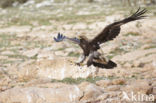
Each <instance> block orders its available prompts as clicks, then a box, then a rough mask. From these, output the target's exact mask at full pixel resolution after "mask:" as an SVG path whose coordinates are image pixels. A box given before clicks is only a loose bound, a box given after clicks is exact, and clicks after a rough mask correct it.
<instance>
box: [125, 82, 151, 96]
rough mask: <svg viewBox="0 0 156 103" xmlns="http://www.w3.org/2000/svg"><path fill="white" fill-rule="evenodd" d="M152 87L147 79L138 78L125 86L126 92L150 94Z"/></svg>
mask: <svg viewBox="0 0 156 103" xmlns="http://www.w3.org/2000/svg"><path fill="white" fill-rule="evenodd" d="M151 89H152V87H151V86H150V85H149V83H148V82H147V81H145V80H136V81H132V83H130V84H129V85H127V86H126V87H124V88H123V91H125V92H134V93H142V94H149V93H150V92H151Z"/></svg>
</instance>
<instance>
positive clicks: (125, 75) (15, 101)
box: [0, 0, 156, 103]
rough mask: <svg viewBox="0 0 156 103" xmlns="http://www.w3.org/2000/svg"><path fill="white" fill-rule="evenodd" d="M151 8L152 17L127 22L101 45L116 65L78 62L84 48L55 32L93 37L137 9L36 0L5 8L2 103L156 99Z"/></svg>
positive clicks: (143, 102) (0, 44) (149, 102)
mask: <svg viewBox="0 0 156 103" xmlns="http://www.w3.org/2000/svg"><path fill="white" fill-rule="evenodd" d="M50 2H52V1H50ZM43 4H44V5H43ZM88 6H89V7H88ZM86 7H88V8H86ZM147 9H148V10H149V12H148V13H147V14H146V15H148V17H147V18H146V19H144V20H139V21H136V22H131V23H128V24H126V25H124V26H122V30H121V33H120V35H119V36H118V37H117V38H115V39H114V40H112V41H110V42H107V43H105V44H103V45H101V48H102V49H101V50H102V51H101V50H100V52H103V55H104V56H106V57H107V58H108V59H112V60H113V61H114V62H116V63H117V65H118V66H117V67H115V68H114V69H102V68H97V67H94V66H90V67H87V66H86V65H83V66H77V65H75V64H74V63H73V62H75V61H76V60H77V59H78V57H79V55H80V54H81V53H82V51H81V49H80V48H79V47H78V46H77V45H75V44H72V43H70V42H68V41H66V42H61V43H56V42H54V40H53V37H54V36H56V35H57V33H58V32H61V33H63V34H64V35H66V36H70V37H74V36H78V35H80V34H81V35H82V34H83V35H86V36H87V37H89V38H90V39H92V38H93V37H94V36H95V35H96V34H97V33H99V32H100V31H101V30H102V29H103V28H104V27H105V26H106V25H108V24H109V23H112V22H114V21H116V20H120V19H122V18H124V17H125V16H127V15H129V14H130V10H132V8H129V9H128V10H124V7H122V8H121V7H113V8H112V6H110V5H101V4H98V3H95V4H88V3H84V4H81V3H80V4H79V5H75V6H72V4H66V3H63V4H62V3H58V4H55V3H53V4H51V5H46V3H37V4H34V3H33V2H32V0H31V2H28V3H26V4H24V5H21V6H19V7H13V8H8V9H0V11H1V14H0V15H1V17H0V18H1V21H0V27H1V28H0V103H135V102H137V103H154V101H155V102H156V25H155V24H156V18H155V11H154V10H155V7H154V6H152V7H147ZM135 10H136V9H135ZM135 10H133V11H135Z"/></svg>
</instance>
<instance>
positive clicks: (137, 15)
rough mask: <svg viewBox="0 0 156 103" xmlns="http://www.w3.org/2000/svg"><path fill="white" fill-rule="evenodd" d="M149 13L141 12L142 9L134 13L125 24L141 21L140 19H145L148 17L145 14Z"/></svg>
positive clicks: (125, 20)
mask: <svg viewBox="0 0 156 103" xmlns="http://www.w3.org/2000/svg"><path fill="white" fill-rule="evenodd" d="M146 12H147V10H146V9H143V10H140V8H139V9H138V10H137V11H136V12H135V13H134V14H132V15H131V16H130V17H128V18H126V19H124V20H123V23H128V22H130V21H135V20H139V19H143V18H144V17H146V16H145V15H143V14H145V13H146Z"/></svg>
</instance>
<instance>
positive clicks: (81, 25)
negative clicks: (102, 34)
mask: <svg viewBox="0 0 156 103" xmlns="http://www.w3.org/2000/svg"><path fill="white" fill-rule="evenodd" d="M86 28H87V25H86V24H84V23H78V24H76V25H74V26H73V28H72V29H73V30H79V29H86Z"/></svg>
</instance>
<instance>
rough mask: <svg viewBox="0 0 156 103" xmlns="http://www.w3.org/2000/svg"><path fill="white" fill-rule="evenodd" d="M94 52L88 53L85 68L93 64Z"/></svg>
mask: <svg viewBox="0 0 156 103" xmlns="http://www.w3.org/2000/svg"><path fill="white" fill-rule="evenodd" d="M93 59H94V52H92V53H90V54H89V56H88V61H87V66H88V67H89V66H91V65H92V64H93Z"/></svg>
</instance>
